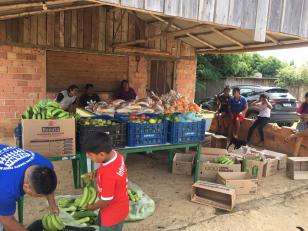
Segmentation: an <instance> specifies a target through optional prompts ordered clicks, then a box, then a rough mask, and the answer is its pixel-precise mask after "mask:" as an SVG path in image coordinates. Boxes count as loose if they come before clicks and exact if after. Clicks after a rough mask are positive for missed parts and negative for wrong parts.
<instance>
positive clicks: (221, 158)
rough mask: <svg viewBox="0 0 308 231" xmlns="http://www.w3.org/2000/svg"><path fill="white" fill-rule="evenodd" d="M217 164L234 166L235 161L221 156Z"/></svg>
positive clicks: (216, 161)
mask: <svg viewBox="0 0 308 231" xmlns="http://www.w3.org/2000/svg"><path fill="white" fill-rule="evenodd" d="M215 163H217V164H227V165H231V164H234V160H232V159H231V158H230V157H227V156H221V157H218V158H217V159H216V160H215Z"/></svg>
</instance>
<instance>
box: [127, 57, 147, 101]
mask: <svg viewBox="0 0 308 231" xmlns="http://www.w3.org/2000/svg"><path fill="white" fill-rule="evenodd" d="M128 62H129V70H128V79H129V83H130V86H131V87H132V88H134V90H135V91H136V94H137V96H138V97H140V98H142V97H146V95H147V94H146V88H147V84H148V70H147V67H148V61H147V60H146V59H145V58H144V57H142V56H141V57H140V61H139V65H138V70H137V62H136V58H135V56H129V61H128Z"/></svg>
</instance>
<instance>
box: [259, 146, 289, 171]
mask: <svg viewBox="0 0 308 231" xmlns="http://www.w3.org/2000/svg"><path fill="white" fill-rule="evenodd" d="M262 152H263V153H264V154H265V156H266V157H270V158H273V159H277V160H278V166H277V169H278V170H281V169H286V168H287V159H288V155H287V154H283V153H280V152H274V151H270V150H266V149H265V150H262Z"/></svg>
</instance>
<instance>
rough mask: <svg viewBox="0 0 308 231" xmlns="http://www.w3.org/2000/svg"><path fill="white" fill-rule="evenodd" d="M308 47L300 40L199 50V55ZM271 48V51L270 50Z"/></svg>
mask: <svg viewBox="0 0 308 231" xmlns="http://www.w3.org/2000/svg"><path fill="white" fill-rule="evenodd" d="M302 46H308V42H302V41H301V40H298V39H293V40H287V41H280V43H279V44H278V45H276V44H274V43H272V42H271V43H258V44H249V45H245V46H244V48H239V47H237V46H236V47H234V46H228V47H219V48H217V50H215V51H213V50H211V49H202V48H201V49H197V53H205V54H217V53H239V52H249V51H261V50H270V49H273V48H274V49H285V48H295V47H302ZM268 48H270V49H268Z"/></svg>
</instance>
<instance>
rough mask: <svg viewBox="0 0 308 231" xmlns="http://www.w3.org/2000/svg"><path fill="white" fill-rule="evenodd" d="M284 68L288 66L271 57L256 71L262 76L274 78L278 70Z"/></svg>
mask: <svg viewBox="0 0 308 231" xmlns="http://www.w3.org/2000/svg"><path fill="white" fill-rule="evenodd" d="M286 66H288V64H287V63H285V62H282V61H280V60H279V59H277V58H275V57H273V56H270V57H268V58H266V59H264V60H263V61H262V62H261V64H260V66H259V67H258V71H259V72H260V73H262V75H263V76H266V77H275V76H276V75H277V74H278V72H279V70H280V69H282V68H284V67H286Z"/></svg>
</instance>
